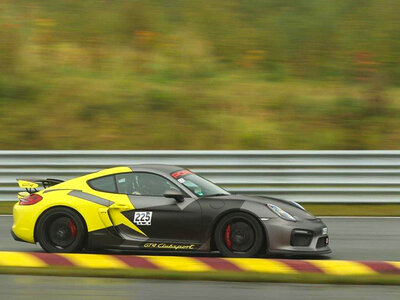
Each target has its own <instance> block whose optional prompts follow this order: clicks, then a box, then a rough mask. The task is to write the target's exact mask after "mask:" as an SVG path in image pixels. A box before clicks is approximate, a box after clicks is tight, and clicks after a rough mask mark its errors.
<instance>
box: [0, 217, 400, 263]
mask: <svg viewBox="0 0 400 300" xmlns="http://www.w3.org/2000/svg"><path fill="white" fill-rule="evenodd" d="M323 220H324V222H325V223H326V224H327V225H328V228H329V236H330V240H331V248H332V250H333V253H332V254H331V255H330V258H332V259H349V260H400V226H399V224H400V218H336V217H335V218H323ZM11 225H12V217H11V216H1V217H0V251H41V248H40V247H39V246H38V245H32V244H27V243H21V242H16V241H14V240H13V239H12V237H11V235H10V228H11Z"/></svg>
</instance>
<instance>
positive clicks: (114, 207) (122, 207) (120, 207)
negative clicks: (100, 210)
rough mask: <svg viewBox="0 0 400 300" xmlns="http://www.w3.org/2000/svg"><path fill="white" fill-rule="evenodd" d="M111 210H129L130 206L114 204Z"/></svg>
mask: <svg viewBox="0 0 400 300" xmlns="http://www.w3.org/2000/svg"><path fill="white" fill-rule="evenodd" d="M110 208H112V209H121V210H122V209H129V206H128V205H125V204H120V203H114V204H112V205H110Z"/></svg>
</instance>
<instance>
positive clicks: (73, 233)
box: [68, 220, 76, 238]
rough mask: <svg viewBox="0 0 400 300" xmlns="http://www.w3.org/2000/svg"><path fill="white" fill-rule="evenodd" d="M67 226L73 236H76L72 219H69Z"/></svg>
mask: <svg viewBox="0 0 400 300" xmlns="http://www.w3.org/2000/svg"><path fill="white" fill-rule="evenodd" d="M68 226H69V229H70V230H71V233H72V236H73V237H74V238H76V226H75V223H74V221H72V220H70V221H69V224H68Z"/></svg>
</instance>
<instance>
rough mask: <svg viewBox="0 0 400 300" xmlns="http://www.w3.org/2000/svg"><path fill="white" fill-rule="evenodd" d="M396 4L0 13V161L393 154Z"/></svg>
mask: <svg viewBox="0 0 400 300" xmlns="http://www.w3.org/2000/svg"><path fill="white" fill-rule="evenodd" d="M399 15H400V1H398V0H352V1H341V0H336V1H320V0H299V1H282V0H226V1H222V0H213V1H182V0H168V1H165V0H125V1H122V0H113V1H104V0H88V1H66V0H57V1H52V0H39V1H27V0H25V1H23V0H19V1H14V0H0V149H400V134H398V132H399V130H400V122H399V116H400V67H399V62H400V55H399V54H400V18H399Z"/></svg>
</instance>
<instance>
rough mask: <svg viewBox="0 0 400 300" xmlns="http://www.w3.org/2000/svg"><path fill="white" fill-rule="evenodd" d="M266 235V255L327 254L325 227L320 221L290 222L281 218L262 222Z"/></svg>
mask: <svg viewBox="0 0 400 300" xmlns="http://www.w3.org/2000/svg"><path fill="white" fill-rule="evenodd" d="M263 223H264V227H265V230H266V233H267V240H268V249H267V251H266V254H287V255H323V254H329V253H331V252H332V250H331V249H330V248H329V246H328V244H329V237H328V232H327V229H326V228H327V226H326V225H325V224H324V223H323V222H322V221H321V220H320V219H313V220H301V221H296V222H290V221H286V220H283V219H281V218H271V219H268V220H263Z"/></svg>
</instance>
